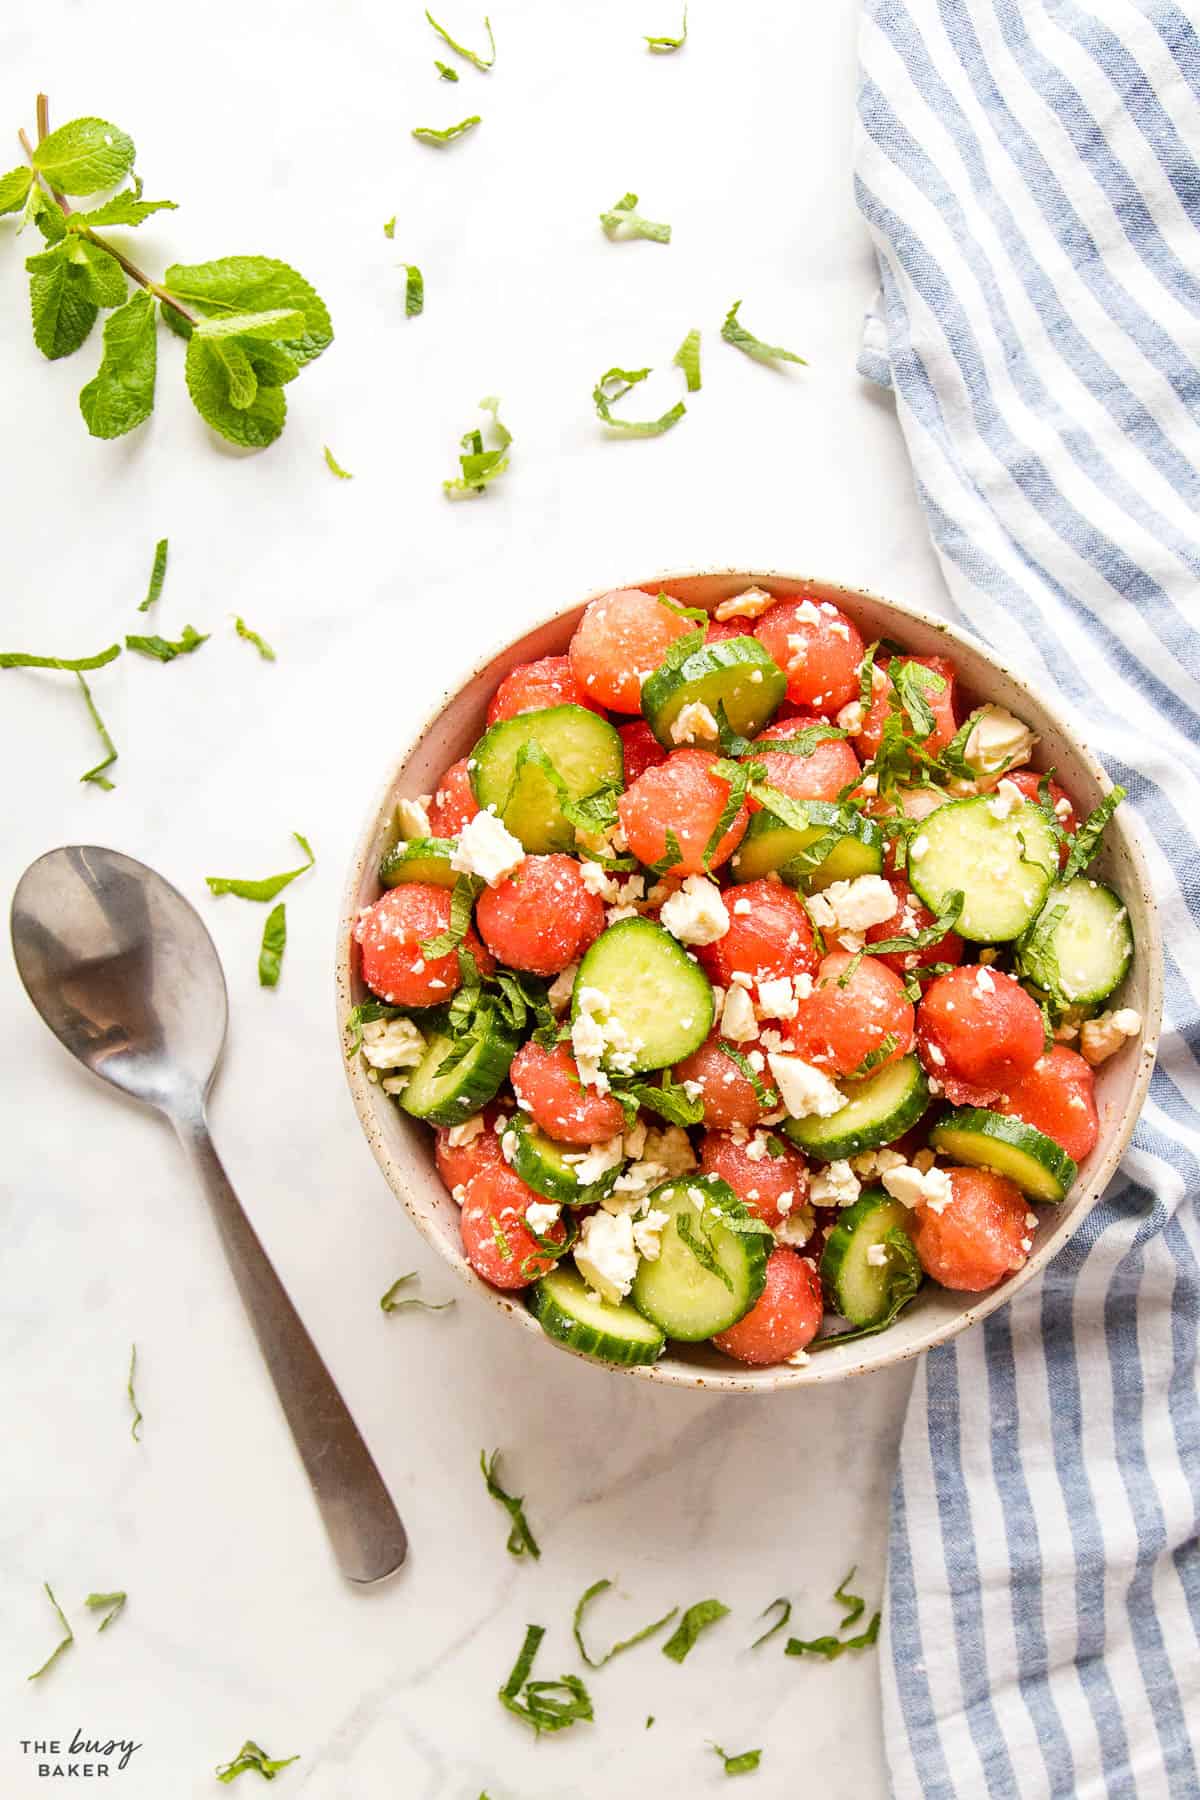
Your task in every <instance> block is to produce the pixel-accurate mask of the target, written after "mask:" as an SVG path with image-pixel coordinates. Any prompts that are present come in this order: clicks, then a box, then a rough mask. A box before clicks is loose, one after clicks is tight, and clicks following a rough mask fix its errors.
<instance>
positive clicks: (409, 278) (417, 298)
mask: <svg viewBox="0 0 1200 1800" xmlns="http://www.w3.org/2000/svg"><path fill="white" fill-rule="evenodd" d="M401 266H402V267H403V269H404V316H405V318H406V319H415V318H417V317H419V315H420V314H421V313H423V312H424V311H425V277H424V276H423V275H422V273H421V271H420V269H418V267H417V265H416V263H404V264H402V265H401Z"/></svg>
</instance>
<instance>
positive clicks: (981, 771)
mask: <svg viewBox="0 0 1200 1800" xmlns="http://www.w3.org/2000/svg"><path fill="white" fill-rule="evenodd" d="M1036 743H1037V738H1036V737H1035V736H1034V734H1033V732H1032V731H1030V729H1029V727H1028V725H1026V724H1024V723H1023V722H1022V720H1020V719H1018V718H1015V717H1014V716H1013V714H1012V713H1010V712H1009V711H1008V710H1007V709H1006V708H1005V707H1003V706H994V705H992V706H985V707H984V708H983V709H982V710H981V712H980V714H979V717H978V718H977V719H976V721H975V723H974V725H973V726H972V727H971V732H970V736H969V737H968V738H967V741H966V743H965V745H964V746H963V760H964V761H965V762H967V763H969V764H970V766H971V768H973V769H974V770H975V772H976V774H977V775H995V774H996V773H997V771H998V770H1000V769H1012V768H1016V767H1018V766H1019V765H1020V764H1021V763H1027V762H1028V761H1029V758H1030V757H1031V756H1032V754H1033V746H1034V745H1035V744H1036Z"/></svg>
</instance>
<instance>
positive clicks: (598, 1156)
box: [563, 1131, 625, 1187]
mask: <svg viewBox="0 0 1200 1800" xmlns="http://www.w3.org/2000/svg"><path fill="white" fill-rule="evenodd" d="M563 1161H564V1162H565V1163H568V1164H569V1165H570V1166H571V1168H573V1169H574V1171H575V1179H576V1181H577V1182H578V1183H579V1185H580V1187H591V1185H592V1183H593V1181H599V1180H600V1177H601V1176H602V1175H607V1174H608V1171H609V1170H610V1169H615V1168H617V1167H618V1165H619V1164H620V1163H623V1162H624V1161H625V1134H624V1132H621V1131H619V1132H618V1133H617V1135H616V1136H615V1137H610V1138H606V1139H605V1140H604V1142H603V1143H600V1144H589V1145H588V1147H587V1149H586V1150H568V1151H567V1152H565V1154H564V1156H563Z"/></svg>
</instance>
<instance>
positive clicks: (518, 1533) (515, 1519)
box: [479, 1220, 542, 1560]
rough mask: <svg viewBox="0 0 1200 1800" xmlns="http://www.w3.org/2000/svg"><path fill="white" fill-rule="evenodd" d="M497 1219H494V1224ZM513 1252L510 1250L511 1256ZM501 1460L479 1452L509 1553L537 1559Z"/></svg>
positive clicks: (520, 1501) (522, 1509) (534, 1543)
mask: <svg viewBox="0 0 1200 1800" xmlns="http://www.w3.org/2000/svg"><path fill="white" fill-rule="evenodd" d="M495 1223H496V1221H495V1220H493V1224H495ZM511 1255H512V1252H511V1251H510V1252H509V1257H510V1258H511ZM499 1461H500V1452H499V1450H493V1451H492V1454H491V1456H490V1457H489V1456H488V1453H487V1451H486V1450H481V1451H480V1452H479V1467H480V1468H481V1469H482V1470H483V1479H484V1484H485V1486H486V1487H487V1491H488V1493H489V1494H490V1495H491V1496H492V1499H493V1500H498V1501H499V1502H500V1504H501V1506H502V1507H503V1508H504V1509H505V1511H506V1512H507V1513H508V1516H509V1518H510V1519H511V1520H512V1530H511V1531H510V1532H509V1534H508V1545H507V1548H508V1553H509V1555H510V1556H524V1555H525V1553H526V1551H528V1553H529V1555H530V1556H532V1557H533V1558H534V1559H535V1560H536V1559H537V1558H538V1557H539V1556H540V1555H541V1554H542V1552H541V1549H540V1548H539V1546H538V1542H537V1539H536V1538H535V1537H534V1535H533V1533H532V1531H530V1529H529V1521H528V1520H527V1519H526V1517H525V1500H524V1497H523V1496H518V1495H516V1494H509V1493H506V1492H505V1490H504V1489H503V1488H502V1487H501V1485H500V1479H499V1476H498V1475H497V1474H496V1466H497V1464H498V1463H499Z"/></svg>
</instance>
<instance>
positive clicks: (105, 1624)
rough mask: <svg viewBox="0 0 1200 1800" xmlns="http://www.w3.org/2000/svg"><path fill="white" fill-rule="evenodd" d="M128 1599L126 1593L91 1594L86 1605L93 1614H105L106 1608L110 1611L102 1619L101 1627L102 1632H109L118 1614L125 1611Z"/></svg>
mask: <svg viewBox="0 0 1200 1800" xmlns="http://www.w3.org/2000/svg"><path fill="white" fill-rule="evenodd" d="M128 1598H129V1596H128V1595H127V1594H125V1593H115V1594H89V1595H88V1597H87V1600H86V1601H85V1603H84V1604H85V1605H86V1606H88V1607H90V1608H91V1610H92V1612H104V1611H105V1608H106V1607H107V1608H109V1609H110V1610H109V1611H108V1612H107V1613H106V1614H105V1617H104V1618H103V1619H101V1621H100V1626H99V1629H100V1630H101V1631H107V1630H108V1628H109V1626H110V1625H111V1624H112V1622H113V1620H114V1619H115V1618H116V1617H117V1616H118V1614H120V1613H121V1612H123V1611H124V1607H125V1602H126V1600H127V1599H128Z"/></svg>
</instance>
